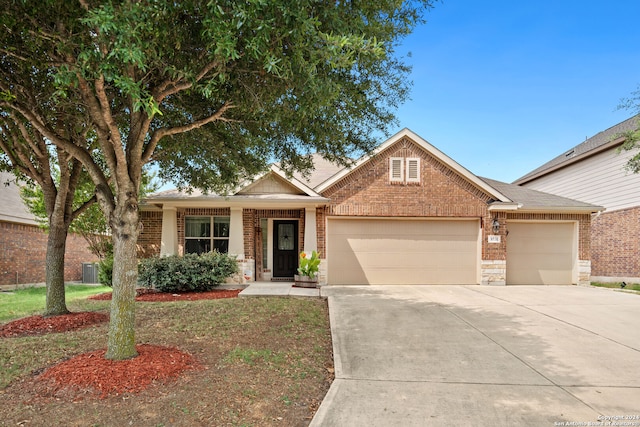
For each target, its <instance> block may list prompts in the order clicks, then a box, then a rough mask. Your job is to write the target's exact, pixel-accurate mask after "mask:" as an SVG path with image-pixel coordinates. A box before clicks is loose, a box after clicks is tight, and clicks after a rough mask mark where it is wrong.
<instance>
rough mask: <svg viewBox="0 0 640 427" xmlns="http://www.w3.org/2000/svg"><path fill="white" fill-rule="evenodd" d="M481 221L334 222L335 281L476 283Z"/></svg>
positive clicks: (331, 259)
mask: <svg viewBox="0 0 640 427" xmlns="http://www.w3.org/2000/svg"><path fill="white" fill-rule="evenodd" d="M479 230H480V225H479V221H477V220H454V221H439V220H393V219H388V220H387V219H375V220H370V219H358V220H346V219H331V220H329V227H328V238H327V244H328V246H327V254H328V257H329V263H328V264H329V278H328V279H329V280H328V281H329V284H475V283H477V268H478V259H479V256H478V233H479Z"/></svg>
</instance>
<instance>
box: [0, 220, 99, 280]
mask: <svg viewBox="0 0 640 427" xmlns="http://www.w3.org/2000/svg"><path fill="white" fill-rule="evenodd" d="M46 254H47V233H45V232H44V231H43V230H42V229H40V228H39V227H37V226H34V225H25V224H17V223H11V222H0V285H15V284H26V283H44V282H45V278H46V277H45V268H46ZM96 261H98V259H97V258H96V256H95V255H93V254H92V253H91V252H89V250H88V249H87V242H86V241H85V240H84V238H82V236H78V235H75V234H70V235H69V236H68V237H67V243H66V252H65V267H64V278H65V280H66V281H70V282H72V281H81V280H82V263H83V262H96Z"/></svg>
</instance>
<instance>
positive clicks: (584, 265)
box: [578, 260, 591, 286]
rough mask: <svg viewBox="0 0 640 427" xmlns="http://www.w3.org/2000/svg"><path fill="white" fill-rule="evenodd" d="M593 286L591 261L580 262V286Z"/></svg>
mask: <svg viewBox="0 0 640 427" xmlns="http://www.w3.org/2000/svg"><path fill="white" fill-rule="evenodd" d="M590 284H591V261H588V260H580V261H578V286H589V285H590Z"/></svg>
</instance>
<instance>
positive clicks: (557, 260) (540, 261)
mask: <svg viewBox="0 0 640 427" xmlns="http://www.w3.org/2000/svg"><path fill="white" fill-rule="evenodd" d="M507 230H508V231H509V234H508V236H507V284H508V285H570V284H571V283H572V277H573V265H574V260H575V259H576V249H575V246H576V244H575V242H576V240H575V238H574V233H575V231H574V230H575V225H574V223H527V222H509V223H507Z"/></svg>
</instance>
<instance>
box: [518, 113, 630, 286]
mask: <svg viewBox="0 0 640 427" xmlns="http://www.w3.org/2000/svg"><path fill="white" fill-rule="evenodd" d="M637 128H638V116H636V117H632V118H630V119H628V120H625V121H623V122H622V123H619V124H617V125H615V126H613V127H611V128H609V129H607V130H605V131H603V132H600V133H598V134H597V135H595V136H593V137H591V138H589V139H587V140H586V141H584V142H582V143H581V144H578V145H576V146H575V147H573V148H571V149H569V150H567V151H565V152H564V153H562V154H561V155H559V156H558V157H556V158H554V159H552V160H551V161H549V162H547V163H545V164H544V165H542V166H540V167H539V168H537V169H535V170H533V171H531V172H529V173H528V174H526V175H525V176H523V177H522V178H519V179H518V180H516V181H515V182H514V184H517V185H521V186H523V187H526V188H531V189H536V190H540V191H545V192H547V193H552V194H557V195H560V196H564V197H570V198H572V199H577V200H582V201H585V202H588V203H593V204H596V205H600V206H604V207H605V208H606V211H604V212H602V213H598V214H596V215H595V216H594V217H593V218H592V220H591V274H592V280H593V281H608V282H616V281H628V282H640V175H639V174H634V173H631V172H629V171H627V170H626V169H625V165H626V163H627V161H628V160H629V158H630V157H631V156H633V155H634V154H636V153H637V152H638V151H637V150H632V151H620V145H621V144H622V143H623V142H624V140H625V137H624V136H623V135H624V133H625V132H629V131H633V130H635V129H637Z"/></svg>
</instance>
